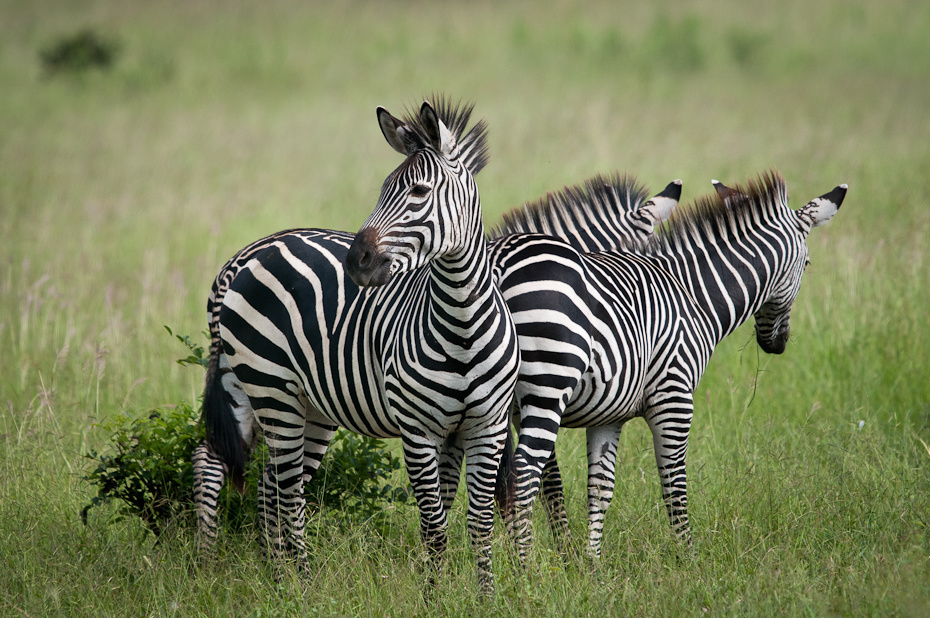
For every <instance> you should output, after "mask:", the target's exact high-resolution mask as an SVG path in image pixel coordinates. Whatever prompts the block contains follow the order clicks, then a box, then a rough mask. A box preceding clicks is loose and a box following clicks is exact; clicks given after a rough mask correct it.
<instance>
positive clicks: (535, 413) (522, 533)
mask: <svg viewBox="0 0 930 618" xmlns="http://www.w3.org/2000/svg"><path fill="white" fill-rule="evenodd" d="M534 398H535V399H540V397H539V396H538V394H537V396H536V397H534ZM558 401H559V400H558V399H556V400H555V403H553V402H549V401H548V400H547V402H548V403H551V404H552V405H550V406H549V407H546V408H543V407H537V406H533V405H526V404H524V405H523V407H522V411H521V422H520V430H519V433H520V437H519V444H518V445H517V451H516V453H515V454H514V456H513V466H514V472H515V475H516V485H517V491H516V500H515V505H514V508H515V515H514V521H513V523H512V525H510V526H508V529H509V531H510V533H511V534H512V535H513V537H514V538H515V539H516V544H517V554H518V557H519V559H520V562H521V563H525V562H526V557H527V555H528V554H529V552H530V550H531V548H532V544H533V523H532V521H533V520H532V517H533V502H534V501H535V500H536V496H537V495H538V494H539V488H540V484H541V481H542V476H543V469H544V468H545V467H546V465H547V462H549V460H550V459H551V458H552V457H553V456H554V454H555V439H556V436H557V435H558V430H559V419H560V418H561V411H562V406H561V405H558ZM553 410H556V411H555V412H553Z"/></svg>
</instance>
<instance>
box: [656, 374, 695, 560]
mask: <svg viewBox="0 0 930 618" xmlns="http://www.w3.org/2000/svg"><path fill="white" fill-rule="evenodd" d="M693 414H694V405H693V402H692V394H691V393H690V392H687V393H674V394H673V395H666V398H665V399H664V400H663V402H661V403H660V404H655V405H653V406H652V410H650V413H649V414H647V415H646V422H647V423H648V425H649V429H650V430H651V432H652V443H653V448H654V450H655V457H656V467H657V468H658V470H659V481H660V482H661V484H662V498H663V500H664V501H665V508H666V510H667V511H668V518H669V523H670V524H671V526H672V531H673V532H674V533H675V536H676V537H677V538H678V540H679V541H680V542H681V543H682V544H684V545H686V546H688V547H691V546H692V539H691V524H690V522H689V521H688V479H687V474H686V465H685V462H686V456H687V453H688V435H689V433H690V432H691V419H692V416H693Z"/></svg>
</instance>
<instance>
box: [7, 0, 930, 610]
mask: <svg viewBox="0 0 930 618" xmlns="http://www.w3.org/2000/svg"><path fill="white" fill-rule="evenodd" d="M928 32H930V5H928V4H927V3H924V2H917V1H908V0H896V1H890V2H883V3H874V2H866V1H864V0H854V1H851V2H819V3H815V2H808V1H799V0H789V1H787V2H780V3H771V2H760V1H756V0H752V1H749V2H740V3H736V2H727V1H725V0H708V1H707V2H700V3H693V4H692V3H685V2H679V1H671V0H663V1H659V2H653V3H632V2H593V3H584V2H574V1H560V2H554V3H548V4H546V5H545V7H542V6H541V5H539V3H534V2H528V1H523V2H521V1H517V2H468V3H466V2H424V1H421V0H410V1H402V0H391V1H387V2H342V3H333V4H330V3H322V2H298V1H296V0H275V1H272V2H263V3H253V2H244V1H240V0H233V1H231V2H216V1H213V0H204V1H198V2H173V1H172V2H162V3H145V2H112V1H76V2H62V1H60V0H38V1H35V2H29V3H23V2H17V1H15V0H0V119H2V120H0V239H2V243H0V565H3V566H2V569H0V570H2V572H3V575H2V576H0V590H2V592H0V607H3V608H4V609H5V610H6V611H9V613H16V614H31V615H42V614H46V615H47V614H52V613H66V614H80V613H94V614H100V613H123V612H124V611H126V608H131V609H130V610H129V613H135V608H138V613H139V614H151V613H158V614H168V613H172V612H177V613H182V614H183V613H207V614H213V613H216V614H229V613H236V614H253V613H256V612H262V611H263V612H265V613H285V614H287V613H292V612H293V613H296V612H309V611H311V610H313V611H318V612H320V613H338V614H358V613H370V612H374V611H377V612H378V613H382V612H390V611H397V612H398V613H400V612H407V611H415V612H418V613H423V612H424V611H426V610H427V608H432V607H433V605H432V604H430V603H427V602H425V601H424V600H423V599H422V598H421V597H420V595H419V590H420V585H419V579H418V577H419V573H420V570H419V568H420V567H419V566H417V563H416V560H413V559H411V558H409V555H415V554H416V551H417V549H418V542H417V532H416V516H415V513H414V512H412V509H399V510H398V511H397V515H396V518H397V520H396V531H395V533H394V534H393V536H392V535H388V536H387V537H386V538H387V540H382V541H378V542H377V543H381V545H377V543H376V542H375V541H373V540H372V539H373V538H375V537H373V536H371V535H367V534H366V533H364V532H361V533H358V534H357V535H355V536H352V535H348V536H338V535H337V532H332V533H331V534H332V535H336V536H327V537H326V538H327V541H326V543H321V544H320V546H319V547H317V548H316V551H317V552H318V554H317V555H319V556H320V567H319V572H317V573H316V576H315V578H314V579H313V582H314V584H313V586H308V585H306V584H302V583H299V582H290V581H289V580H285V581H284V582H282V581H281V580H276V579H274V578H273V577H270V576H269V575H268V574H267V572H266V571H265V570H263V569H264V567H263V566H262V564H263V562H262V560H261V558H260V555H259V554H258V552H257V550H256V549H255V548H254V547H253V545H254V542H253V541H254V539H251V538H248V539H245V540H241V541H239V544H238V545H236V544H235V543H236V541H231V543H233V544H232V545H231V546H230V550H229V554H228V556H227V557H226V558H225V559H224V560H226V561H225V562H224V561H223V560H221V561H220V563H219V565H218V566H217V567H216V570H215V571H211V572H209V573H207V574H202V573H201V574H197V575H195V576H191V575H188V571H187V569H186V567H185V566H184V560H183V559H181V558H179V557H178V556H188V557H189V555H190V554H191V553H192V552H193V550H192V549H191V548H190V547H189V546H190V543H189V541H190V539H188V538H186V537H183V536H182V538H181V539H180V540H178V541H177V542H176V544H174V545H172V544H167V545H164V544H163V545H160V546H158V547H156V546H154V545H153V543H152V540H151V537H149V536H147V535H146V533H145V530H144V528H143V527H133V526H132V525H131V524H129V523H127V524H126V525H125V526H124V527H123V528H116V529H114V528H112V527H106V526H105V525H104V524H103V523H101V522H102V519H103V518H101V520H100V521H96V522H95V520H94V518H93V517H92V518H91V520H90V521H89V523H88V525H87V526H83V525H82V524H81V523H80V518H79V516H78V513H79V511H80V508H81V507H82V506H83V505H84V504H86V503H87V501H88V498H89V496H90V495H92V494H93V491H92V489H91V488H89V487H88V486H87V485H86V484H85V483H83V482H82V481H81V480H80V478H81V475H82V474H85V473H86V466H85V462H84V461H83V459H82V455H83V454H84V453H87V452H89V451H91V450H97V449H99V448H100V447H101V445H102V444H104V443H105V441H106V440H107V439H108V437H109V436H108V435H107V432H106V431H105V430H104V429H102V428H101V427H100V426H99V425H98V424H100V423H103V424H104V425H105V424H106V422H107V421H108V419H111V418H113V417H114V415H116V414H117V413H118V412H127V413H129V414H130V415H137V416H138V415H141V414H143V413H144V412H145V411H146V410H149V409H151V408H154V407H158V406H162V405H165V404H170V403H171V402H177V401H179V400H187V401H189V402H192V403H193V402H195V401H196V398H197V396H198V394H199V392H200V390H201V387H202V385H201V383H200V375H199V373H198V372H193V371H190V370H184V369H183V368H180V367H179V366H178V365H177V364H175V363H174V359H175V358H176V357H177V349H176V346H177V344H176V342H175V341H173V340H172V338H171V337H169V336H167V335H166V334H165V332H164V329H163V328H162V326H163V325H166V324H167V325H169V326H171V328H172V329H173V330H174V331H175V332H178V333H187V334H194V333H200V332H202V331H203V330H204V327H205V313H204V306H205V301H206V295H207V292H208V290H209V286H210V283H211V282H212V279H213V277H214V276H215V274H216V272H217V271H218V269H219V267H220V266H221V265H222V264H223V262H224V261H225V260H226V259H227V258H228V257H229V256H231V255H232V254H233V253H234V252H235V251H236V250H238V249H239V248H241V247H242V246H243V245H245V244H246V243H248V242H250V241H252V240H254V239H257V238H259V237H261V236H263V235H265V234H267V233H270V232H274V231H277V230H280V229H284V228H289V227H303V226H307V227H326V228H336V229H346V230H354V229H357V228H358V226H359V225H360V224H361V223H362V222H363V221H364V219H365V218H366V216H367V214H368V213H369V212H370V211H371V210H372V209H373V207H374V204H375V202H376V200H377V195H378V190H379V187H380V185H381V182H382V181H383V179H384V177H385V176H386V175H387V174H388V173H389V172H390V171H391V170H392V169H393V168H394V167H395V166H396V165H397V164H398V163H399V159H398V156H397V155H396V153H394V152H393V151H392V150H391V149H389V148H388V147H387V145H386V144H385V143H384V140H383V138H382V136H381V134H380V131H379V130H378V127H377V124H376V121H375V115H374V109H375V106H377V105H384V106H386V107H387V108H388V109H389V110H391V111H393V112H395V113H397V112H399V111H401V110H402V109H403V108H404V107H405V106H414V105H417V104H418V103H419V102H420V101H421V100H422V98H423V97H424V96H428V95H429V93H432V92H444V93H446V94H448V95H450V96H452V97H455V98H462V99H466V100H471V101H473V102H475V104H476V108H475V114H476V116H477V117H480V118H486V119H487V120H488V122H489V124H490V129H491V133H490V143H491V162H490V164H489V165H488V167H487V168H486V169H485V170H484V171H483V172H482V173H481V175H480V176H479V177H478V186H479V189H480V191H481V196H482V203H483V206H484V209H485V218H486V221H488V222H489V223H493V222H494V221H496V220H497V218H498V216H499V214H500V213H501V212H503V211H505V210H506V209H509V208H511V207H514V206H516V205H519V204H520V203H522V202H523V201H525V200H529V199H532V198H534V197H537V196H538V195H540V194H541V193H544V192H546V191H548V190H555V189H559V188H561V187H562V186H563V185H565V184H574V183H576V182H579V181H581V180H583V179H584V178H586V177H588V176H590V175H592V174H594V173H596V172H610V171H613V170H620V171H628V172H632V173H635V174H636V175H637V176H638V177H639V178H640V179H641V180H642V181H643V182H645V183H646V184H647V185H648V186H650V187H652V188H653V189H658V188H661V187H662V186H664V185H665V183H667V182H668V181H670V180H671V179H674V178H682V179H683V181H684V195H683V200H688V199H691V198H694V197H696V196H698V195H701V194H704V193H706V192H708V191H710V189H711V187H710V179H711V178H718V179H720V180H721V181H723V182H725V183H728V184H729V183H735V182H740V181H743V180H744V179H746V178H747V177H750V176H753V175H754V174H756V173H758V172H761V171H763V170H764V169H767V168H769V167H772V166H774V167H777V168H778V169H780V170H781V172H782V173H783V174H784V176H785V178H786V180H787V183H788V187H789V190H790V194H791V196H792V205H793V206H794V207H798V206H800V205H802V204H803V203H804V202H805V201H807V200H808V199H810V198H811V197H814V196H816V195H819V194H821V193H824V192H826V191H828V190H829V189H831V188H832V187H833V186H835V185H836V184H839V183H842V182H845V183H848V184H849V187H850V190H849V195H848V197H847V199H846V202H845V203H844V205H843V209H842V210H841V211H840V214H839V215H838V217H837V218H836V219H835V220H834V221H833V222H832V223H831V225H830V226H828V227H826V228H823V229H819V230H817V231H816V232H815V233H814V234H812V236H811V241H810V244H811V254H812V255H811V259H812V265H811V267H810V268H808V271H807V274H806V277H805V282H804V285H803V288H802V292H801V296H800V298H799V300H798V304H797V305H796V307H795V311H794V315H793V323H792V331H793V336H792V341H791V343H790V344H789V348H788V350H787V352H786V354H785V355H784V356H782V357H778V358H770V357H764V356H762V355H760V354H759V353H757V350H756V348H755V344H754V343H753V342H752V341H751V335H750V332H749V330H741V331H738V332H737V333H736V334H734V335H733V336H732V337H731V338H730V340H728V341H727V342H725V343H724V344H723V345H722V346H721V347H720V348H719V349H718V351H717V354H716V355H715V357H714V360H713V361H712V363H711V367H710V368H709V370H708V373H707V374H706V376H705V378H704V380H703V381H702V383H701V387H700V388H699V390H698V392H697V393H696V396H695V400H696V404H697V405H696V414H695V427H694V431H693V433H692V446H691V449H690V453H689V464H690V465H689V469H690V470H691V475H690V481H691V488H692V501H691V508H692V513H693V522H694V523H693V526H694V529H695V536H696V539H697V544H698V545H697V546H698V550H697V552H698V553H697V561H696V562H695V563H692V564H687V565H685V566H679V565H677V563H675V561H674V560H670V559H669V558H668V551H667V550H666V546H667V543H668V541H669V535H668V532H667V524H666V522H665V517H664V513H663V512H662V509H661V505H660V504H659V502H660V498H659V491H658V484H657V482H656V479H655V472H654V464H653V461H652V451H651V440H650V439H649V436H648V432H647V431H646V429H645V427H644V426H642V425H643V424H642V423H632V424H631V426H630V427H629V429H628V430H626V432H625V434H624V437H623V438H622V448H621V452H622V454H623V455H622V457H623V463H622V464H620V466H619V468H620V474H621V475H620V476H619V478H618V492H617V498H616V499H615V505H614V507H613V508H612V511H611V514H610V515H609V516H608V524H607V533H608V534H607V537H606V539H605V561H604V564H603V565H601V566H600V567H599V569H598V571H597V573H596V575H595V576H591V575H589V574H588V569H587V568H586V567H584V566H583V562H577V563H576V562H569V563H568V564H565V563H562V562H560V561H558V560H553V561H552V562H546V560H547V557H546V556H547V554H545V551H544V550H543V551H541V552H540V557H539V560H540V561H541V563H542V564H543V567H542V569H541V574H540V575H539V577H541V578H543V579H544V581H545V585H539V582H538V581H536V583H530V582H531V581H532V580H528V579H527V578H526V577H523V576H522V575H521V574H519V573H514V572H513V571H512V570H511V569H509V567H508V566H507V562H506V560H504V559H501V558H499V559H498V560H497V562H496V567H497V568H498V569H499V570H501V576H500V581H501V586H500V588H501V591H500V592H499V595H498V599H497V600H496V605H495V611H498V612H500V613H513V614H524V613H534V614H538V613H543V614H549V613H551V614H560V615H563V614H564V613H565V612H573V613H577V612H580V611H595V610H596V611H623V612H624V613H636V614H641V613H646V612H649V613H653V614H681V613H691V614H693V613H699V612H701V611H702V610H703V609H707V610H717V611H728V612H738V611H742V612H746V613H764V612H766V611H767V610H772V611H776V610H777V611H781V612H786V613H803V612H810V613H814V614H822V613H830V612H837V613H843V614H845V613H879V612H881V613H887V612H890V613H900V614H908V613H915V614H919V613H922V612H921V610H926V609H927V605H928V599H930V590H928V585H927V582H928V581H930V577H928V573H930V568H928V565H927V560H928V555H930V540H928V529H927V525H928V523H930V519H928V516H927V513H928V512H930V504H928V495H930V492H928V474H927V464H928V463H930V448H928V447H927V444H928V443H930V384H928V383H930V380H928V376H930V361H928V357H930V353H928V350H930V325H928V319H927V317H926V315H927V313H926V307H927V306H928V304H930V293H928V289H927V287H928V286H927V283H928V281H930V259H928V256H927V248H926V244H927V240H928V239H930V214H928V213H930V209H928V207H927V206H928V194H930V180H928V178H930V176H928V170H930V147H928V138H930V104H928V101H930V43H928V36H927V33H928ZM68 44H70V45H71V48H70V50H71V51H68V49H66V47H67V45H68ZM63 50H64V51H63ZM62 57H71V58H75V57H79V58H82V59H83V60H79V61H74V62H68V61H62V60H61V58H62ZM860 421H864V423H863V424H861V426H860ZM559 448H560V452H563V451H564V453H565V455H563V456H562V461H563V462H564V463H563V465H567V464H569V462H571V464H572V466H571V468H570V469H569V470H567V471H566V472H567V475H568V479H567V480H568V483H569V488H568V489H569V506H570V509H571V510H570V513H571V514H572V516H573V526H575V530H576V536H577V537H579V538H583V537H584V527H583V520H584V513H583V512H584V502H585V499H584V495H585V489H584V481H583V476H584V465H583V463H582V462H583V454H584V440H583V434H580V433H577V432H566V433H565V435H564V436H563V439H562V440H561V441H560V446H559ZM452 520H453V522H452V523H453V526H454V527H455V530H457V531H458V536H455V535H454V536H453V539H452V543H451V545H452V547H451V548H450V549H451V551H450V553H451V558H450V562H451V564H452V565H453V566H452V567H451V568H450V574H449V576H448V581H447V582H446V584H445V585H447V587H448V589H444V590H443V591H441V592H440V594H439V595H438V601H435V599H434V601H435V602H437V603H439V605H440V607H441V608H443V609H444V611H445V612H446V613H460V612H465V611H472V610H474V609H475V608H474V607H473V606H471V605H469V603H473V602H474V601H473V600H469V599H470V597H469V595H468V594H464V593H463V592H462V589H463V588H467V587H469V586H472V582H471V579H470V577H471V576H472V573H471V569H470V564H471V561H470V558H469V557H468V549H467V541H466V539H465V536H466V535H465V532H464V514H463V513H459V514H458V515H454V516H453V518H452ZM538 528H539V529H540V530H542V529H543V526H542V525H540V526H538ZM338 534H342V533H341V532H340V533H338ZM371 543H376V546H375V548H374V549H373V548H372V545H371ZM541 545H542V546H543V548H545V547H546V546H547V545H546V539H545V536H544V535H543V537H542V540H541ZM166 547H167V549H165V548H166ZM456 552H459V553H458V554H456ZM347 553H348V555H351V556H355V557H360V556H364V557H365V560H361V559H360V558H359V559H357V560H346V559H345V556H346V555H347ZM498 555H501V554H498ZM579 572H580V573H581V576H579ZM385 573H387V574H388V576H387V578H388V579H390V581H391V582H392V583H395V585H392V586H386V585H385ZM153 591H154V593H153ZM669 598H672V599H674V602H673V603H672V604H669ZM424 603H426V604H424ZM386 608H387V609H386Z"/></svg>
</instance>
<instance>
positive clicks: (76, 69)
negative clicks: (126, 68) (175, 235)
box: [39, 29, 119, 73]
mask: <svg viewBox="0 0 930 618" xmlns="http://www.w3.org/2000/svg"><path fill="white" fill-rule="evenodd" d="M118 52H119V45H118V44H117V43H116V42H115V41H113V40H111V39H108V38H106V37H104V36H102V35H100V34H99V33H97V32H95V31H93V30H90V29H88V30H81V31H80V32H77V33H75V34H72V35H70V36H64V37H61V38H60V39H58V40H57V41H56V42H54V43H52V44H51V45H49V46H48V47H46V48H44V49H43V50H42V51H41V52H39V58H40V59H41V61H42V66H43V68H44V69H45V70H46V71H47V72H48V73H62V72H65V73H80V72H83V71H87V70H88V69H109V68H110V66H111V65H112V64H113V63H114V62H115V60H116V56H117V54H118Z"/></svg>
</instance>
